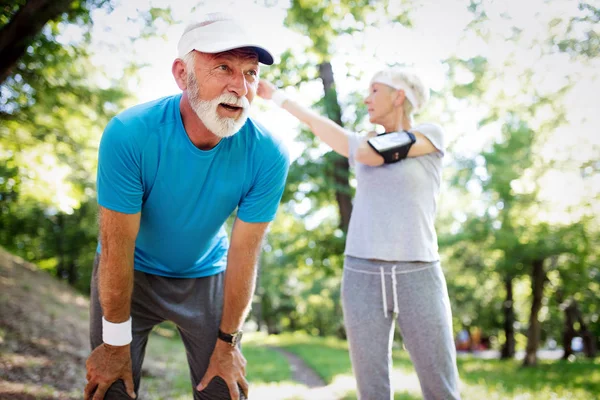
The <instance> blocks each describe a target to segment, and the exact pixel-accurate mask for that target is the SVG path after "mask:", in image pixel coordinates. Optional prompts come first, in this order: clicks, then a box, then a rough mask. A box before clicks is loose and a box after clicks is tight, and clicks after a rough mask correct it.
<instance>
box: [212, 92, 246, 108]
mask: <svg viewBox="0 0 600 400" xmlns="http://www.w3.org/2000/svg"><path fill="white" fill-rule="evenodd" d="M213 101H214V102H218V103H219V104H220V103H225V104H229V105H232V106H236V107H241V108H244V109H247V108H248V107H250V102H249V101H248V99H247V98H246V97H245V96H242V97H237V96H236V95H234V94H233V93H222V94H221V95H220V96H219V97H217V98H216V99H214V100H213Z"/></svg>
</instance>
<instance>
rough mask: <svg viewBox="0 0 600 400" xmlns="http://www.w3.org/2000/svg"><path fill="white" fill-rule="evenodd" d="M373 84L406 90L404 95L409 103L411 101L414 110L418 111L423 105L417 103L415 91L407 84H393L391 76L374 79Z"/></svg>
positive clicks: (382, 75) (383, 75)
mask: <svg viewBox="0 0 600 400" xmlns="http://www.w3.org/2000/svg"><path fill="white" fill-rule="evenodd" d="M373 83H382V84H384V85H387V86H389V87H391V88H393V89H395V90H404V95H405V96H406V98H407V99H408V101H410V104H412V106H413V108H414V110H415V111H417V110H419V109H420V108H421V104H419V103H418V102H417V96H415V93H414V91H413V89H411V88H410V87H409V86H408V85H407V84H406V83H405V82H398V83H394V82H392V80H391V79H390V77H389V76H387V75H385V74H381V75H380V76H378V77H377V78H374V79H373V80H372V81H371V84H373Z"/></svg>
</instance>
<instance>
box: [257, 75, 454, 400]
mask: <svg viewBox="0 0 600 400" xmlns="http://www.w3.org/2000/svg"><path fill="white" fill-rule="evenodd" d="M257 93H258V95H259V96H261V97H263V98H265V99H273V101H275V102H276V103H277V104H278V105H280V106H282V107H283V108H284V109H285V110H287V111H288V112H289V113H291V114H292V115H294V116H295V117H296V118H298V119H299V120H300V121H302V122H304V123H305V124H307V125H308V126H309V127H310V129H311V130H312V132H313V133H314V134H315V135H316V136H318V137H319V138H320V139H321V140H323V141H324V142H325V143H327V144H328V145H329V146H331V148H333V150H334V151H336V152H337V153H339V154H341V155H343V156H345V157H348V160H349V163H350V165H351V166H352V167H353V168H354V169H355V174H356V181H357V188H356V196H355V199H354V208H353V211H352V217H351V219H350V226H349V229H348V236H347V240H346V250H345V256H346V257H345V262H344V272H343V278H342V306H343V311H344V323H345V326H346V332H347V335H348V343H349V348H350V358H351V360H352V367H353V371H354V375H355V377H356V380H357V386H358V395H359V398H360V399H365V400H367V399H368V400H379V399H391V398H392V390H391V388H390V367H391V347H392V339H393V337H394V334H393V333H394V320H395V319H397V321H398V324H399V327H400V330H401V332H402V336H403V338H404V343H405V345H406V348H407V350H408V352H409V354H410V357H411V359H412V361H413V363H414V365H415V369H416V371H417V374H418V376H419V381H420V383H421V389H422V391H423V396H424V398H425V399H427V400H429V399H440V400H442V399H443V400H448V399H458V398H460V395H459V392H458V372H457V369H456V352H455V349H454V342H453V338H452V315H451V311H450V302H449V299H448V292H447V288H446V281H445V279H444V275H443V272H442V269H441V266H440V261H439V254H438V249H437V236H436V232H435V228H434V220H435V212H436V197H437V195H438V193H439V188H440V178H441V170H442V156H443V155H444V151H445V147H444V137H443V132H442V130H441V128H440V127H439V126H437V125H434V124H418V125H414V126H413V118H412V114H413V112H416V111H418V110H420V109H421V108H422V107H423V105H424V104H425V103H426V101H427V100H428V97H429V94H428V91H427V90H426V89H425V87H424V85H423V83H422V81H421V79H419V77H418V76H417V75H416V74H415V73H412V72H410V71H408V70H406V69H400V68H389V69H386V70H383V71H380V72H378V73H377V74H375V76H374V77H373V78H372V80H371V84H370V91H369V95H368V96H367V98H366V99H365V104H366V105H367V107H368V112H369V120H370V121H371V122H372V123H374V124H378V125H382V126H383V127H384V128H385V132H388V133H389V132H398V131H410V132H411V133H412V134H413V135H414V140H415V142H414V143H413V145H412V146H411V147H410V149H409V151H408V154H407V157H406V158H405V159H402V160H400V161H398V162H392V163H384V158H383V157H382V156H381V155H379V153H377V152H376V151H375V150H374V149H373V148H372V147H371V146H370V145H369V143H367V139H369V137H373V136H375V134H374V133H371V134H370V135H369V136H368V137H366V138H360V137H359V136H358V135H356V134H354V133H352V132H348V131H346V130H344V129H343V128H341V127H340V126H338V125H337V124H335V123H334V122H332V121H331V120H329V119H327V118H323V117H321V116H319V115H318V114H316V113H315V112H313V111H311V110H309V109H307V108H305V107H303V106H302V105H300V104H298V103H297V102H295V101H293V100H291V99H289V98H288V97H287V96H286V95H285V94H284V93H283V92H282V91H279V90H276V88H275V87H274V86H273V85H272V84H270V83H269V82H265V81H261V82H260V84H259V87H258V92H257Z"/></svg>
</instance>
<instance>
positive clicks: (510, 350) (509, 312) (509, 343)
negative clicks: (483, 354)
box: [500, 276, 515, 360]
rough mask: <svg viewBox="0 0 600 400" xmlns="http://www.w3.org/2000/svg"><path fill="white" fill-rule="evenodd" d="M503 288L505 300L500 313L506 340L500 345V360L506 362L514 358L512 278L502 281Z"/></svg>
mask: <svg viewBox="0 0 600 400" xmlns="http://www.w3.org/2000/svg"><path fill="white" fill-rule="evenodd" d="M504 288H505V290H506V299H505V300H504V304H503V305H502V312H503V313H504V336H506V340H505V342H504V344H503V345H502V351H501V352H500V358H501V359H502V360H507V359H511V358H513V357H514V356H515V309H514V300H513V284H512V276H509V277H506V278H505V279H504Z"/></svg>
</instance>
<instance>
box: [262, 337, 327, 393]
mask: <svg viewBox="0 0 600 400" xmlns="http://www.w3.org/2000/svg"><path fill="white" fill-rule="evenodd" d="M269 348H270V349H271V350H274V351H276V352H278V353H280V354H282V355H283V356H285V358H287V360H288V363H289V364H290V368H291V370H292V379H293V380H295V381H296V382H298V383H301V384H303V385H306V386H308V387H309V388H321V387H325V386H326V384H325V381H323V379H321V377H320V376H319V375H317V373H316V372H315V371H314V370H313V369H312V368H311V367H309V366H308V365H307V364H306V363H305V362H304V361H303V360H302V359H301V358H300V357H298V356H297V355H295V354H294V353H290V352H289V351H287V350H284V349H282V348H279V347H275V346H269Z"/></svg>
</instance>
